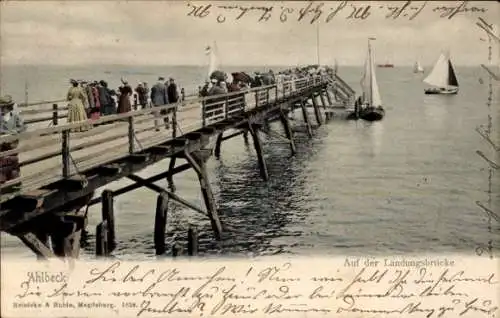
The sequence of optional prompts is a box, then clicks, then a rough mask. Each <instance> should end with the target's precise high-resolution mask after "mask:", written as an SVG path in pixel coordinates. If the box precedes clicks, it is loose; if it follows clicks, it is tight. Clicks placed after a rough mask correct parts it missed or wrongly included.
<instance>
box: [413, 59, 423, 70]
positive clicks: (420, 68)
mask: <svg viewBox="0 0 500 318" xmlns="http://www.w3.org/2000/svg"><path fill="white" fill-rule="evenodd" d="M423 72H424V68H423V67H422V65H420V62H419V61H416V62H415V65H414V66H413V73H423Z"/></svg>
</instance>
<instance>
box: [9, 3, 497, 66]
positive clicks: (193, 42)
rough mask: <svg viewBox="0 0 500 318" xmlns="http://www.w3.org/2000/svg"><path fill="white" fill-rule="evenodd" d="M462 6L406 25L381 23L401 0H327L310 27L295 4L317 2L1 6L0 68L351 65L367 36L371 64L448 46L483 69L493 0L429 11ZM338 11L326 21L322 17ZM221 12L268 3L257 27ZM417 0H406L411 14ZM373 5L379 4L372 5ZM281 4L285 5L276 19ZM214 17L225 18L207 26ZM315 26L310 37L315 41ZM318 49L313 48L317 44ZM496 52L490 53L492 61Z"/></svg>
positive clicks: (421, 56) (249, 18)
mask: <svg viewBox="0 0 500 318" xmlns="http://www.w3.org/2000/svg"><path fill="white" fill-rule="evenodd" d="M463 2H464V1H456V2H454V1H446V2H439V1H436V2H434V1H429V2H428V3H427V4H426V5H425V7H424V8H423V9H422V11H421V12H420V14H419V15H418V16H417V17H416V18H414V19H413V20H411V21H410V20H409V19H408V17H403V14H402V15H401V16H400V17H399V18H398V19H390V18H384V15H385V14H386V13H387V12H388V11H387V6H398V5H399V6H402V5H403V4H404V3H405V1H403V2H399V3H395V2H393V1H390V2H384V1H370V2H367V1H346V2H342V1H336V2H334V1H327V2H324V5H323V7H322V9H323V10H324V11H323V15H322V18H321V17H320V18H321V19H319V21H320V22H319V24H318V23H314V24H310V23H309V21H310V19H311V17H312V15H313V13H310V14H309V15H308V16H307V17H309V18H307V17H306V18H304V19H303V20H302V21H297V17H298V15H297V12H298V11H299V10H300V9H301V8H305V7H307V6H308V5H309V4H311V7H310V8H316V6H317V5H320V4H321V3H322V2H321V1H313V2H311V1H304V2H300V1H294V2H285V1H267V2H263V1H259V2H257V1H224V2H223V3H222V2H208V1H192V2H188V1H111V0H110V1H1V2H0V35H1V49H0V53H1V58H0V63H1V65H12V64H15V65H20V64H34V65H37V64H55V65H85V64H125V65H129V64H134V65H159V64H162V65H205V64H207V63H208V62H207V56H206V55H205V47H206V46H207V45H209V44H211V43H213V42H214V41H216V43H217V47H218V55H219V57H218V58H219V60H220V62H221V64H222V65H228V66H229V65H297V64H312V63H317V59H318V54H317V48H318V47H319V53H320V54H319V57H320V63H321V64H330V65H331V64H333V63H334V60H337V62H338V63H339V64H340V65H361V64H363V63H364V59H365V57H366V51H367V38H368V37H376V41H373V50H374V54H375V60H376V61H377V62H378V63H384V62H391V63H394V64H396V65H412V64H413V63H415V61H416V60H419V61H421V63H422V64H423V65H430V64H433V63H434V61H436V60H437V58H438V56H439V53H440V51H441V50H449V51H450V53H451V56H452V59H453V61H454V62H455V64H457V65H478V64H480V63H484V62H485V61H484V57H485V54H486V52H487V46H486V42H484V41H481V38H483V39H487V36H486V35H485V33H484V31H482V30H481V29H479V28H478V27H477V26H476V25H475V23H476V22H477V21H478V17H483V18H484V19H485V20H486V21H488V22H490V23H491V22H493V21H499V20H500V5H498V2H496V1H474V2H472V1H471V2H469V3H467V4H466V7H467V8H469V9H470V8H472V7H476V8H482V9H485V10H486V12H471V11H469V12H460V13H458V14H456V15H455V16H454V17H453V18H451V19H447V18H440V17H439V14H440V13H439V12H437V11H434V10H435V9H436V8H438V7H442V6H447V7H457V6H459V5H461V4H462V3H463ZM210 4H211V5H212V7H211V8H210V9H209V12H210V13H209V14H208V15H207V16H205V17H204V18H197V17H193V16H188V13H189V12H190V11H191V8H192V6H193V5H195V6H206V5H210ZM343 4H345V6H344V7H343V8H342V9H341V10H340V11H339V12H338V13H337V15H336V16H335V17H334V18H333V19H331V20H330V21H329V22H328V23H326V22H325V17H326V15H327V14H329V13H330V12H333V10H334V9H335V8H337V7H338V6H341V5H343ZM220 5H225V6H230V5H239V6H246V7H249V6H254V7H257V6H266V7H273V9H272V11H271V17H270V18H269V20H268V21H265V22H257V21H258V19H259V17H260V15H261V14H260V13H257V12H253V13H252V12H247V13H246V15H245V16H244V17H242V18H241V19H239V20H237V21H236V20H235V19H234V17H235V16H237V15H238V14H239V13H240V12H242V11H241V10H240V9H238V11H237V12H238V13H236V11H233V12H230V11H225V10H224V9H221V8H218V6H220ZM366 5H370V6H371V7H370V16H369V17H367V18H366V19H364V20H362V19H357V20H354V19H347V18H346V17H347V16H348V15H349V14H350V12H351V11H352V10H353V6H356V7H362V6H366ZM422 5H423V2H418V1H413V2H412V3H411V4H410V5H409V6H408V7H407V9H406V10H407V11H405V12H408V13H410V15H411V14H413V12H415V10H416V9H410V7H415V8H416V7H420V6H422ZM381 7H383V8H381ZM282 8H293V10H294V12H292V13H290V14H289V15H288V18H287V21H286V22H281V21H280V13H281V11H282ZM219 14H224V16H225V17H226V21H225V22H224V23H219V22H217V16H218V15H219ZM318 29H319V41H318V36H317V35H318V34H317V32H318ZM318 43H319V45H318ZM497 52H498V49H496V51H495V53H496V56H495V57H494V58H497V56H498V53H497Z"/></svg>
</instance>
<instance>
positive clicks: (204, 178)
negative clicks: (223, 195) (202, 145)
mask: <svg viewBox="0 0 500 318" xmlns="http://www.w3.org/2000/svg"><path fill="white" fill-rule="evenodd" d="M186 159H187V160H188V161H189V163H190V164H191V165H193V167H194V166H195V165H197V166H198V167H199V169H200V170H199V171H198V170H197V171H196V172H197V174H198V179H199V181H200V188H201V194H202V196H203V200H204V201H205V205H206V207H207V214H208V217H209V218H210V223H211V224H212V230H213V231H214V234H215V237H216V238H217V239H218V240H220V239H221V235H222V225H221V223H220V220H219V215H218V213H217V206H216V204H215V198H214V195H213V192H212V187H211V186H210V182H209V181H208V174H207V169H206V164H205V158H202V157H200V156H199V155H197V154H196V153H193V157H191V156H187V157H186Z"/></svg>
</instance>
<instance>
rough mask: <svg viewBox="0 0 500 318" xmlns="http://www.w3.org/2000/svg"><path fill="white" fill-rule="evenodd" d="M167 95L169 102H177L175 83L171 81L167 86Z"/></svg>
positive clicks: (177, 95)
mask: <svg viewBox="0 0 500 318" xmlns="http://www.w3.org/2000/svg"><path fill="white" fill-rule="evenodd" d="M167 96H168V101H169V102H170V103H177V101H178V100H179V94H178V93H177V85H176V84H175V83H171V84H169V85H168V87H167Z"/></svg>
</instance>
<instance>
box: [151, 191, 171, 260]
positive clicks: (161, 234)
mask: <svg viewBox="0 0 500 318" xmlns="http://www.w3.org/2000/svg"><path fill="white" fill-rule="evenodd" d="M167 211H168V194H167V193H165V192H162V193H160V194H159V195H158V200H157V201H156V215H155V233H154V243H155V250H156V255H163V254H165V250H166V248H165V231H166V226H167Z"/></svg>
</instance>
